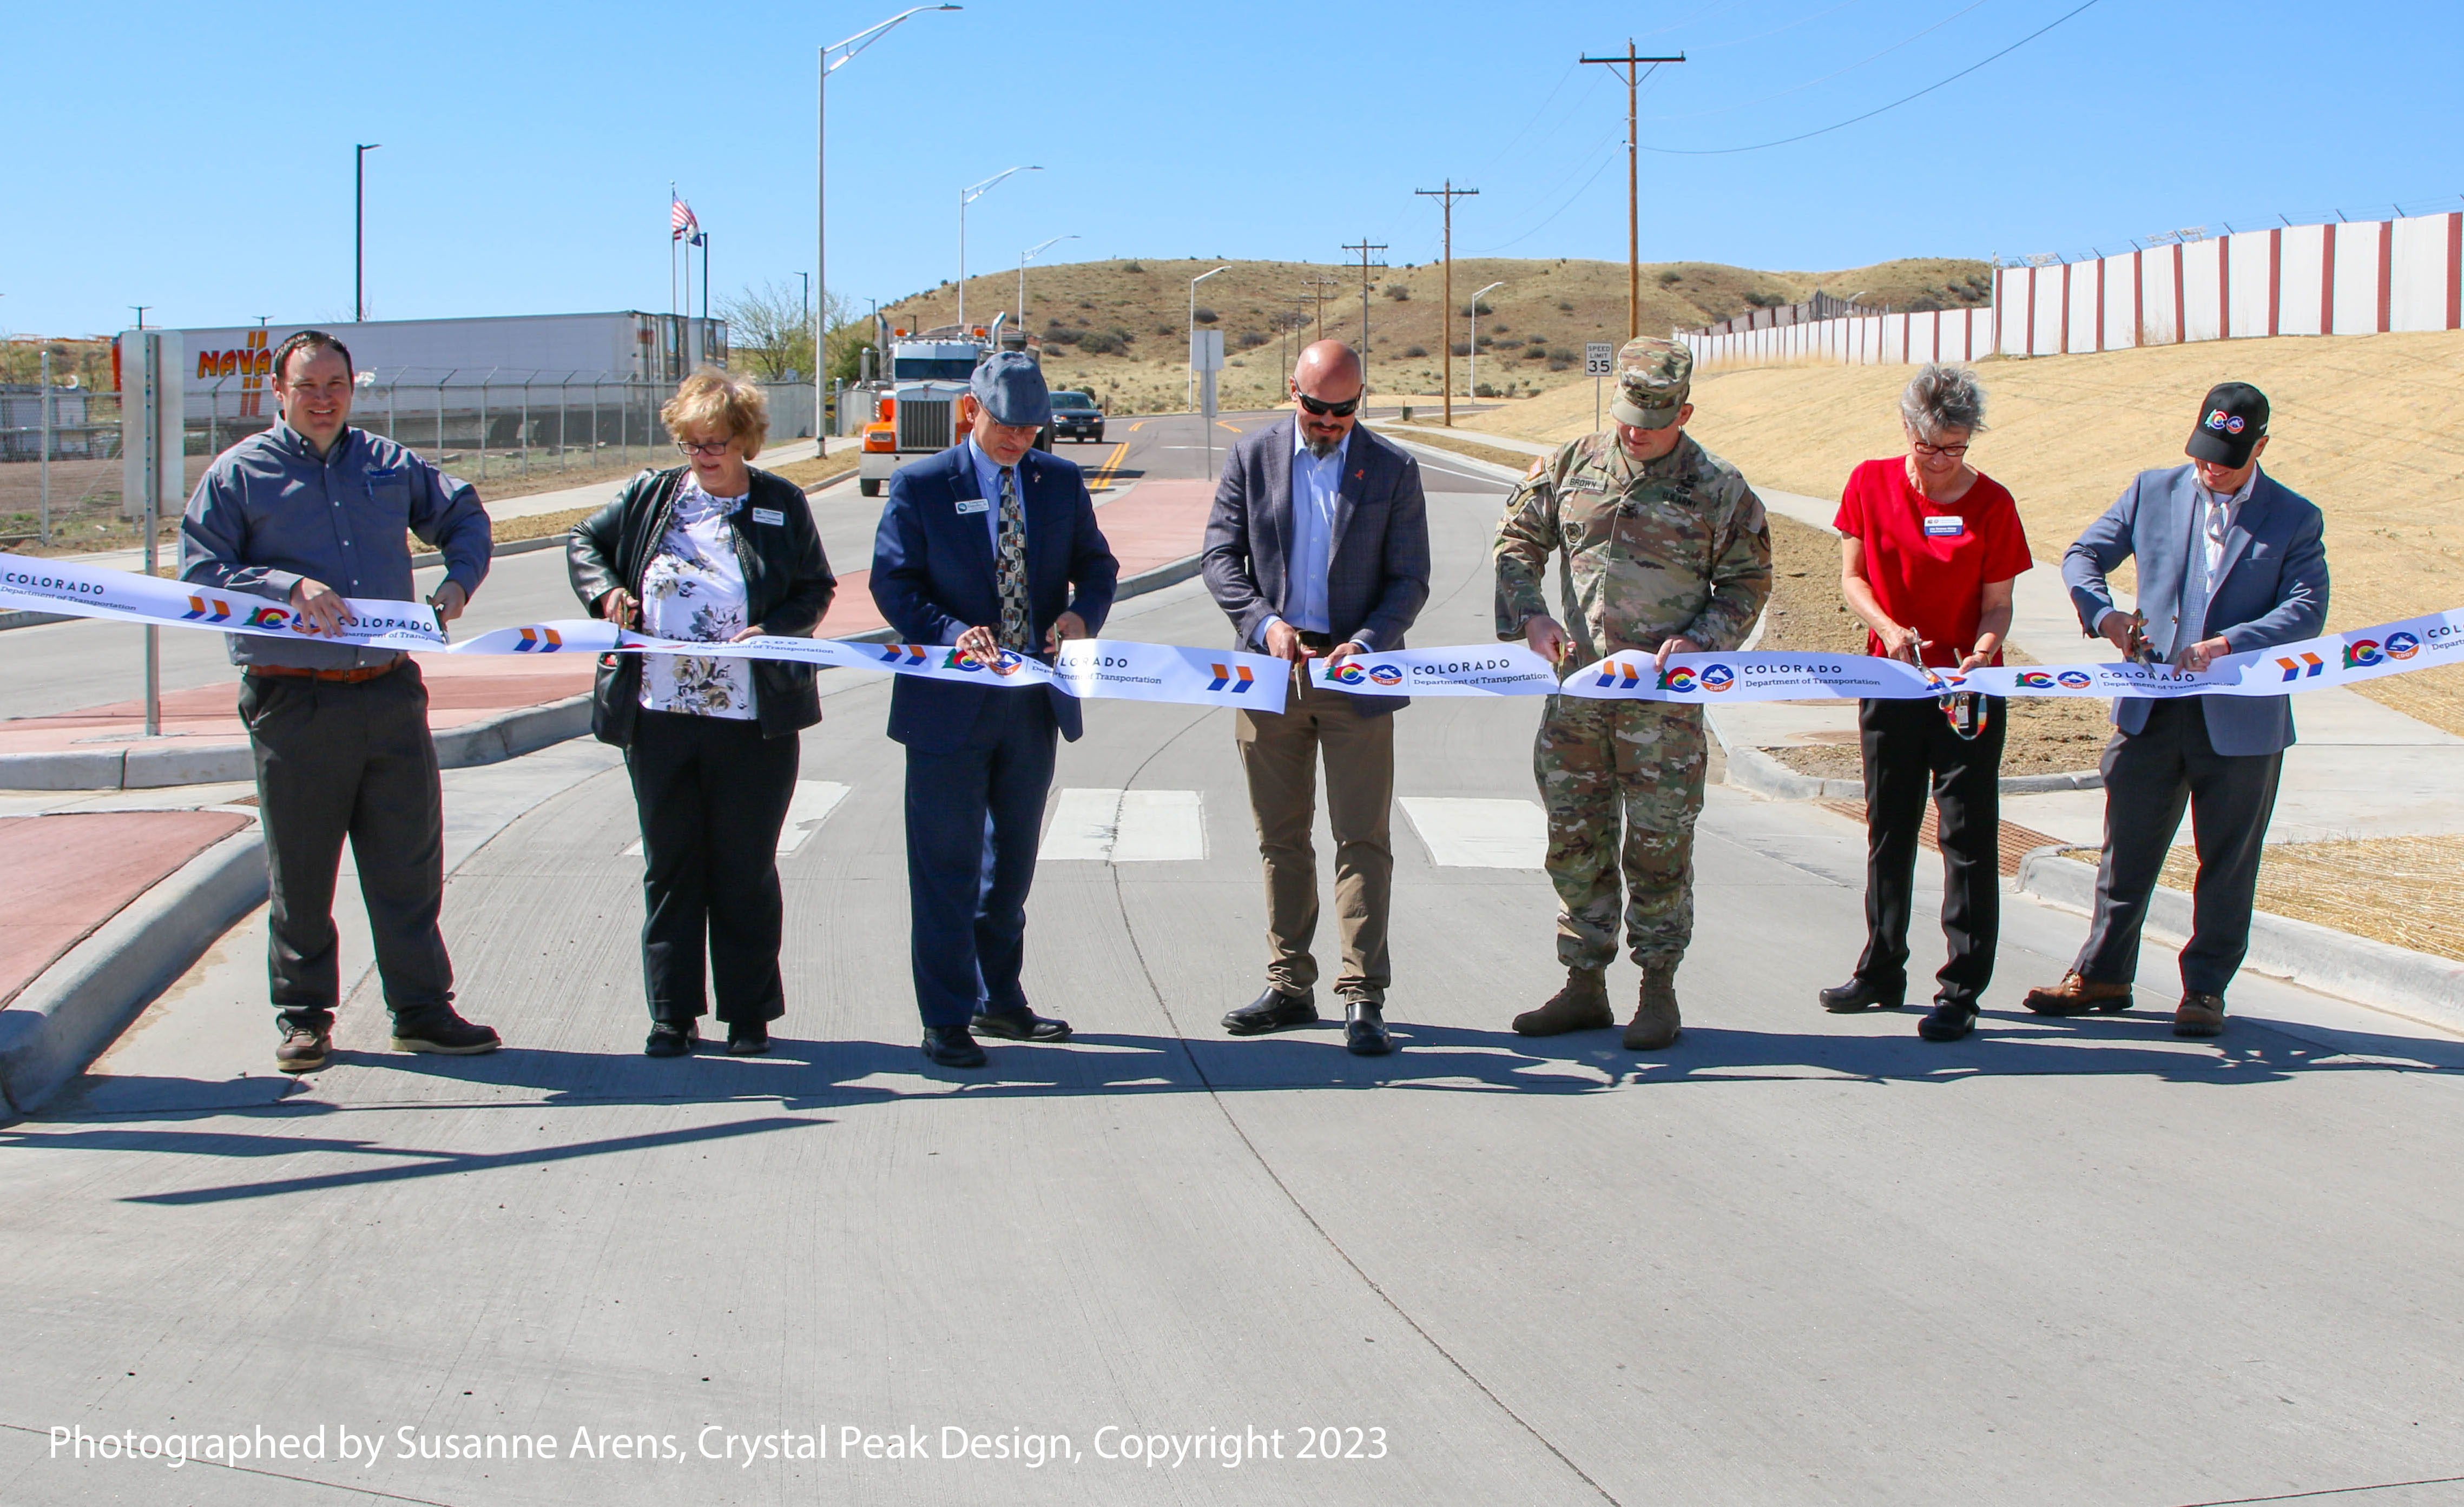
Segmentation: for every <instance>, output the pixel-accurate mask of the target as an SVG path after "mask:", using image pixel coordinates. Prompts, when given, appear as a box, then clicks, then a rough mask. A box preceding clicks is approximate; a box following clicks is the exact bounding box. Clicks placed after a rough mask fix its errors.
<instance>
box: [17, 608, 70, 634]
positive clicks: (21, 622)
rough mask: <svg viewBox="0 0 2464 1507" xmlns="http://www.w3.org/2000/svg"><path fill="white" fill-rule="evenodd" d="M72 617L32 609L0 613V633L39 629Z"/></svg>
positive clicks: (60, 613) (68, 614)
mask: <svg viewBox="0 0 2464 1507" xmlns="http://www.w3.org/2000/svg"><path fill="white" fill-rule="evenodd" d="M72 616H73V614H70V613H66V612H35V611H33V610H32V609H28V610H26V611H22V612H0V633H6V632H8V631H9V630H10V629H11V628H39V627H41V626H42V625H43V624H44V623H46V622H69V621H70V619H71V618H72Z"/></svg>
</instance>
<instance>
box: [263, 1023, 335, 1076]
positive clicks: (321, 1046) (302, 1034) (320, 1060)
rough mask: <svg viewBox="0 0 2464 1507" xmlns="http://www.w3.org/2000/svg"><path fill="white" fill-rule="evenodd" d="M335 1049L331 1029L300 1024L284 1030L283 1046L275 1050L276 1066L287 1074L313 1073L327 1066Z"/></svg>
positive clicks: (285, 1027) (289, 1026) (288, 1026)
mask: <svg viewBox="0 0 2464 1507" xmlns="http://www.w3.org/2000/svg"><path fill="white" fill-rule="evenodd" d="M333 1047H334V1037H333V1033H332V1031H331V1030H330V1029H328V1028H325V1027H320V1026H314V1025H309V1024H307V1023H305V1022H300V1023H297V1024H292V1025H286V1026H284V1027H283V1028H282V1044H281V1045H280V1046H277V1047H275V1049H274V1065H275V1067H277V1068H279V1069H281V1070H282V1071H283V1072H286V1073H313V1072H315V1071H317V1070H318V1069H319V1068H320V1067H323V1066H324V1065H325V1057H326V1054H327V1053H329V1052H331V1051H332V1050H333Z"/></svg>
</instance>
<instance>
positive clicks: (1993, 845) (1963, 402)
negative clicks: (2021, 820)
mask: <svg viewBox="0 0 2464 1507" xmlns="http://www.w3.org/2000/svg"><path fill="white" fill-rule="evenodd" d="M1900 427H1901V428H1902V429H1903V430H1904V431H1905V432H1906V434H1907V440H1908V449H1907V453H1906V454H1904V455H1893V456H1889V457H1887V458H1885V459H1882V460H1874V461H1867V462H1865V463H1864V464H1863V465H1861V466H1859V467H1858V468H1857V470H1855V471H1854V472H1853V473H1851V474H1850V476H1849V478H1848V486H1847V490H1846V491H1843V492H1842V493H1841V494H1840V498H1839V515H1838V516H1837V518H1836V519H1834V520H1833V522H1832V525H1831V526H1832V527H1833V528H1835V529H1837V530H1838V531H1839V533H1840V535H1842V538H1841V540H1840V546H1839V550H1840V554H1839V588H1840V593H1841V595H1843V596H1844V597H1846V598H1847V599H1848V607H1849V610H1851V611H1853V612H1855V613H1856V614H1857V616H1858V617H1859V618H1860V619H1862V620H1863V622H1864V623H1865V627H1866V635H1865V652H1867V653H1869V654H1874V655H1881V656H1887V657H1889V658H1892V659H1898V660H1903V661H1905V662H1907V663H1908V664H1910V665H1915V666H1930V667H1931V668H1933V669H1935V670H1939V671H1947V672H1949V673H1950V674H1952V675H1956V674H1959V673H1962V672H1964V671H1967V670H1970V669H1974V668H1975V667H1976V666H1980V665H1999V664H2001V663H2002V641H2003V639H2004V638H2005V637H2006V636H2008V635H2009V633H2010V631H2011V605H2012V588H2013V582H2014V581H2015V580H2016V579H2018V575H2019V573H2020V572H2021V571H2023V570H2026V569H2027V568H2028V565H2029V559H2028V536H2027V535H2026V533H2025V532H2024V531H2022V530H2021V529H2020V527H2019V509H2018V505H2017V504H2016V503H2014V502H2013V500H2012V497H2011V493H2010V492H2009V491H2006V490H2005V489H2004V488H2003V487H2002V486H2001V484H2000V483H1998V482H1996V481H1994V480H1993V478H1991V477H1990V476H1988V475H1986V474H1984V473H1983V472H1982V471H1979V470H1975V469H1974V468H1973V467H1971V466H1969V464H1968V449H1969V441H1970V440H1971V439H1973V438H1974V437H1975V436H1976V434H1977V432H1978V431H1979V430H1981V429H1983V428H1984V427H1985V390H1984V389H1983V388H1982V387H1980V386H1978V385H1977V382H1976V374H1975V373H1973V372H1971V371H1969V369H1968V368H1966V367H1964V366H1942V365H1928V366H1926V367H1925V369H1924V370H1923V371H1920V372H1918V373H1917V375H1916V379H1915V380H1914V381H1912V382H1909V383H1908V385H1907V389H1906V390H1905V391H1904V392H1903V393H1902V394H1901V395H1900ZM1940 678H1941V677H1939V676H1937V680H1940ZM2004 710H2005V704H2004V703H2003V701H2002V699H2001V698H2000V697H1998V696H1983V695H1978V694H1976V693H1975V692H1973V691H1969V692H1958V691H1955V690H1954V691H1951V693H1949V694H1946V695H1944V696H1942V697H1940V698H1938V699H1923V698H1921V699H1919V700H1915V701H1891V700H1882V699H1878V698H1872V697H1869V698H1867V699H1866V700H1865V701H1864V703H1863V704H1862V705H1861V706H1859V709H1858V712H1857V726H1858V730H1859V733H1860V735H1861V741H1862V743H1863V745H1864V753H1865V953H1864V956H1862V957H1860V958H1859V959H1858V961H1857V972H1856V974H1855V976H1853V977H1851V978H1850V979H1849V980H1848V982H1846V983H1844V984H1841V985H1838V986H1837V987H1836V988H1832V989H1826V990H1824V991H1822V994H1821V1000H1822V1006H1823V1008H1824V1009H1826V1010H1830V1011H1834V1012H1837V1013H1846V1012H1852V1011H1859V1010H1870V1009H1873V1008H1875V1007H1877V1006H1880V1007H1881V1008H1882V1009H1885V1010H1896V1009H1898V1008H1899V1007H1900V1005H1901V1004H1902V1003H1903V1000H1902V995H1903V994H1904V993H1905V991H1906V988H1907V964H1908V917H1909V911H1910V910H1911V908H1912V907H1913V906H1914V901H1915V888H1916V861H1917V836H1918V829H1919V827H1920V826H1921V825H1922V824H1923V823H1924V820H1925V797H1926V795H1927V794H1928V793H1930V794H1931V795H1932V797H1933V801H1934V805H1935V807H1936V808H1937V810H1938V811H1939V813H1940V825H1939V839H1940V841H1941V845H1942V863H1943V899H1942V930H1943V936H1944V938H1945V940H1946V941H1947V944H1948V950H1949V956H1948V957H1947V960H1946V961H1945V962H1944V963H1943V966H1942V971H1941V972H1939V973H1938V974H1936V975H1935V982H1936V985H1937V990H1936V993H1935V995H1934V1008H1933V1010H1932V1013H1930V1014H1929V1015H1927V1016H1925V1018H1924V1019H1923V1020H1921V1021H1919V1022H1918V1024H1917V1034H1918V1035H1919V1036H1922V1037H1925V1039H1926V1040H1928V1041H1956V1040H1958V1039H1959V1038H1960V1037H1964V1036H1966V1035H1968V1034H1969V1032H1970V1031H1972V1030H1974V1029H1975V1028H1976V1013H1977V1001H1978V999H1979V998H1980V997H1981V996H1982V995H1983V994H1984V993H1985V986H1986V983H1987V982H1988V981H1989V980H1990V979H1991V978H1992V976H1993V949H1994V942H1995V939H1996V937H1997V935H1998V934H1999V931H2000V927H2001V898H2002V891H2001V866H2000V863H1999V862H1998V861H1997V845H1998V840H1999V836H2000V828H2001V804H2000V782H2001V777H2002V740H2003V735H2004V732H2005V728H2004V723H2003V712H2004Z"/></svg>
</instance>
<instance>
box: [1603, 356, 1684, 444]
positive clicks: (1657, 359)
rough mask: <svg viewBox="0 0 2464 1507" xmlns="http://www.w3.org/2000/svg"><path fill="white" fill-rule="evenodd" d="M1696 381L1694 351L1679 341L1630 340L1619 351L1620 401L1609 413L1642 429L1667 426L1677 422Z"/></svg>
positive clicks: (1618, 420)
mask: <svg viewBox="0 0 2464 1507" xmlns="http://www.w3.org/2000/svg"><path fill="white" fill-rule="evenodd" d="M1693 381H1694V353H1693V352H1692V351H1690V350H1687V349H1686V348H1685V347H1684V346H1683V345H1682V344H1680V343H1679V342H1678V341H1675V340H1658V339H1652V338H1651V337H1649V336H1642V337H1639V338H1638V339H1631V340H1628V341H1626V342H1625V344H1624V345H1623V346H1622V347H1621V348H1620V349H1619V350H1618V351H1617V400H1616V401H1615V402H1613V403H1611V404H1609V412H1611V413H1613V414H1615V415H1617V422H1618V423H1619V424H1631V425H1633V426H1635V427H1636V428H1638V429H1664V428H1666V427H1668V426H1670V425H1672V424H1675V423H1676V422H1677V410H1678V409H1679V408H1680V407H1681V406H1683V404H1684V402H1685V394H1686V392H1687V390H1688V389H1689V388H1690V387H1691V386H1692V385H1693Z"/></svg>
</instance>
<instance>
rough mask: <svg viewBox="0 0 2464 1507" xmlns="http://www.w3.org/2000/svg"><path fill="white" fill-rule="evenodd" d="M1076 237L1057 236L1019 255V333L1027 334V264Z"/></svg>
mask: <svg viewBox="0 0 2464 1507" xmlns="http://www.w3.org/2000/svg"><path fill="white" fill-rule="evenodd" d="M1076 239H1078V237H1076V236H1074V235H1056V236H1054V237H1053V238H1052V239H1050V240H1048V241H1046V242H1045V243H1044V244H1043V245H1041V246H1031V247H1029V248H1027V249H1026V250H1025V251H1021V252H1019V253H1018V332H1019V334H1020V335H1021V336H1024V335H1025V334H1026V264H1027V260H1028V258H1030V257H1034V256H1041V255H1042V254H1044V253H1045V251H1050V250H1051V249H1052V248H1053V247H1056V246H1058V245H1060V244H1061V243H1062V242H1064V241H1074V240H1076Z"/></svg>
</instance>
